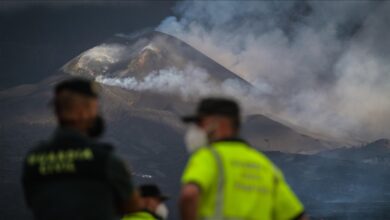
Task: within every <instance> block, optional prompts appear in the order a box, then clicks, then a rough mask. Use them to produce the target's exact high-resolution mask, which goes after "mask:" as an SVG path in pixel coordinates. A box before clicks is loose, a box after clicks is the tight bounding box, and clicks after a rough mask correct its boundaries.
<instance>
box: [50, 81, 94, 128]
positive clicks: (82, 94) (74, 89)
mask: <svg viewBox="0 0 390 220" xmlns="http://www.w3.org/2000/svg"><path fill="white" fill-rule="evenodd" d="M53 104H54V110H55V114H56V116H57V119H58V122H59V124H60V126H69V127H75V128H77V129H78V130H81V131H84V130H87V129H88V127H90V126H91V123H93V121H94V120H95V118H96V117H97V115H98V93H97V86H96V84H95V83H94V82H92V81H89V80H86V79H83V78H72V79H69V80H65V81H63V82H60V83H59V84H57V85H56V87H55V89H54V100H53Z"/></svg>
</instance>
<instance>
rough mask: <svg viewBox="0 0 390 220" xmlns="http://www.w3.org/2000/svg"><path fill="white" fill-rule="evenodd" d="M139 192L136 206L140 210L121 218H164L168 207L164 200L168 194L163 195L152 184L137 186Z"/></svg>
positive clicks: (157, 219) (131, 219)
mask: <svg viewBox="0 0 390 220" xmlns="http://www.w3.org/2000/svg"><path fill="white" fill-rule="evenodd" d="M138 193H139V194H140V197H139V199H138V200H139V201H138V207H139V208H140V211H138V212H133V213H129V214H127V215H125V216H124V217H123V218H122V220H166V219H167V218H168V208H167V206H166V205H165V203H164V202H165V201H166V200H168V199H169V197H168V196H166V195H163V194H162V193H161V191H160V189H159V188H158V186H156V185H154V184H147V185H141V186H140V187H139V188H138Z"/></svg>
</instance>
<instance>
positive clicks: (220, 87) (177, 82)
mask: <svg viewBox="0 0 390 220" xmlns="http://www.w3.org/2000/svg"><path fill="white" fill-rule="evenodd" d="M95 80H96V81H97V82H100V83H103V84H106V85H111V86H118V87H121V88H125V89H128V90H133V91H150V92H157V93H165V94H172V95H180V96H181V97H182V98H183V99H185V100H196V99H198V98H199V97H206V96H228V97H231V98H235V99H240V100H241V101H242V102H245V103H247V104H246V106H248V105H250V103H251V102H252V101H254V100H255V94H258V95H260V94H267V92H268V91H267V90H266V89H267V88H266V87H264V88H263V90H260V89H256V90H254V89H250V88H248V86H247V85H243V83H242V82H240V81H238V80H235V79H226V80H224V81H223V82H218V81H215V80H213V79H212V77H211V76H210V74H209V73H207V72H206V71H205V70H203V69H201V68H196V67H193V66H187V67H185V68H184V69H183V70H179V69H177V68H174V67H172V68H168V69H163V70H159V71H155V72H152V73H149V74H147V75H146V76H145V78H143V79H137V78H135V77H124V78H118V77H107V76H105V75H99V76H97V77H96V78H95ZM258 105H259V102H258V103H257V104H256V105H253V106H258Z"/></svg>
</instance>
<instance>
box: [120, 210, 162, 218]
mask: <svg viewBox="0 0 390 220" xmlns="http://www.w3.org/2000/svg"><path fill="white" fill-rule="evenodd" d="M156 219H157V218H156V217H154V216H153V215H152V214H151V213H149V212H146V211H140V212H135V213H130V214H127V215H125V216H123V218H122V220H156Z"/></svg>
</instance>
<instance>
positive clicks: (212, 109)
mask: <svg viewBox="0 0 390 220" xmlns="http://www.w3.org/2000/svg"><path fill="white" fill-rule="evenodd" d="M210 115H220V116H227V117H229V118H232V119H235V120H237V121H239V119H240V107H239V106H238V104H237V103H236V102H235V101H233V100H230V99H226V98H206V99H203V100H202V101H201V102H200V103H199V105H198V109H197V111H196V114H195V115H190V116H185V117H182V121H183V122H185V123H197V122H199V121H200V119H201V118H202V117H204V116H210Z"/></svg>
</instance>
